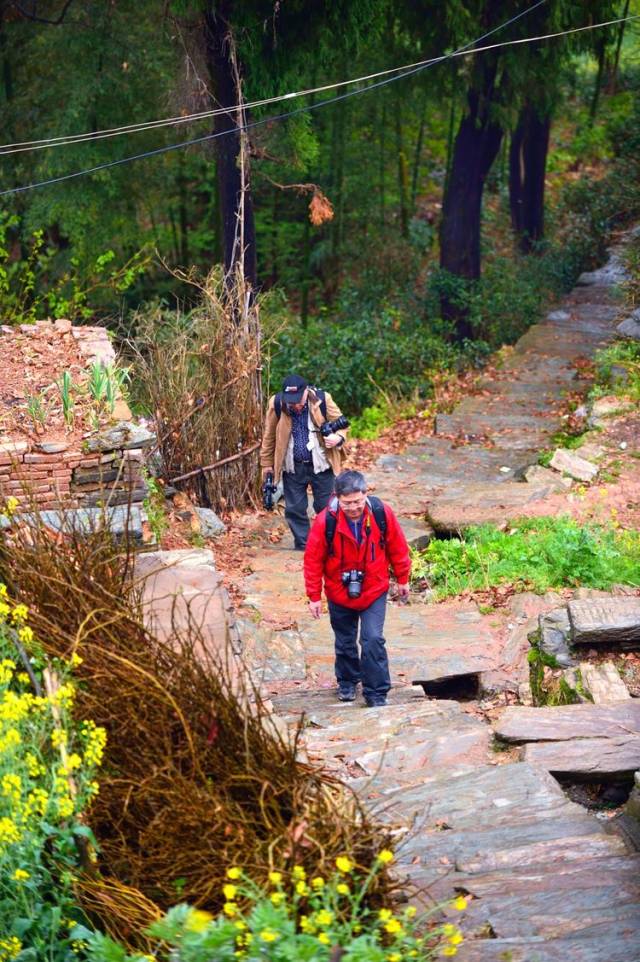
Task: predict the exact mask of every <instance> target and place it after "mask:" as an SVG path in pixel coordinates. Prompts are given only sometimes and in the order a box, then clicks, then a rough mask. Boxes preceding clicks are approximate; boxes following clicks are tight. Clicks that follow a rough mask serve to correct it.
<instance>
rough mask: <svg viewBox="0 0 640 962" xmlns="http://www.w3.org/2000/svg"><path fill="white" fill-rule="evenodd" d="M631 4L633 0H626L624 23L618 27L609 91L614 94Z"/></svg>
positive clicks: (623, 14)
mask: <svg viewBox="0 0 640 962" xmlns="http://www.w3.org/2000/svg"><path fill="white" fill-rule="evenodd" d="M630 5H631V0H626V2H625V5H624V10H623V13H622V23H621V24H620V25H619V27H618V39H617V40H616V52H615V54H614V55H613V65H612V67H611V76H610V77H609V91H610V93H612V94H614V93H615V92H616V86H617V83H618V69H619V67H620V52H621V50H622V41H623V39H624V28H625V27H626V25H627V24H626V22H625V21H626V18H627V17H628V15H629V6H630Z"/></svg>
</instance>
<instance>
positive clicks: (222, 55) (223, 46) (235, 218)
mask: <svg viewBox="0 0 640 962" xmlns="http://www.w3.org/2000/svg"><path fill="white" fill-rule="evenodd" d="M231 9H232V4H231V0H222V2H219V3H216V2H215V0H205V14H204V21H205V47H206V56H207V65H208V68H209V73H210V75H211V82H212V90H213V106H214V107H224V108H228V109H226V111H225V113H221V114H217V115H216V118H215V128H214V131H215V133H216V134H220V135H221V136H220V137H218V138H217V139H216V141H215V143H216V146H217V174H218V194H219V198H220V212H221V217H222V246H223V255H224V267H225V271H226V273H227V276H230V275H231V274H232V273H233V271H234V270H235V267H236V265H237V264H238V263H241V264H242V267H243V270H244V276H245V279H246V281H247V283H248V284H249V285H250V286H251V288H252V289H253V290H255V288H256V283H257V277H256V274H257V271H256V236H255V225H254V219H253V205H252V201H251V190H250V188H249V186H248V185H249V170H248V164H249V158H248V151H247V150H246V149H244V142H243V136H244V135H243V132H242V129H241V128H242V124H243V123H244V109H243V107H242V94H241V90H240V84H239V65H238V63H237V60H236V56H235V45H234V40H233V35H232V32H231V27H230V18H231ZM243 195H244V196H243Z"/></svg>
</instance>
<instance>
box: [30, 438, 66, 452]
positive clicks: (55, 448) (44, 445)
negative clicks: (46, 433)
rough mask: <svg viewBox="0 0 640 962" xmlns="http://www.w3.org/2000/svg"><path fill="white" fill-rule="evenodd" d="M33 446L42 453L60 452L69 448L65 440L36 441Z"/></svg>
mask: <svg viewBox="0 0 640 962" xmlns="http://www.w3.org/2000/svg"><path fill="white" fill-rule="evenodd" d="M35 446H36V448H37V449H38V451H42V453H43V454H62V452H63V451H68V450H69V445H68V444H67V443H66V441H38V442H37V443H36V445H35Z"/></svg>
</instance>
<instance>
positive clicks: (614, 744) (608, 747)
mask: <svg viewBox="0 0 640 962" xmlns="http://www.w3.org/2000/svg"><path fill="white" fill-rule="evenodd" d="M577 707H582V706H577ZM523 758H524V760H525V761H526V762H530V763H531V764H532V765H539V766H540V767H541V768H544V769H546V770H547V771H548V772H550V773H551V774H552V775H556V776H558V777H559V778H573V779H581V780H583V781H601V780H602V779H604V778H606V779H609V780H612V779H616V778H623V777H625V776H628V775H631V774H633V772H634V771H635V770H636V769H637V768H638V767H640V732H637V733H636V734H635V735H634V734H629V735H621V736H617V737H613V738H576V740H575V741H558V742H556V741H554V742H539V743H537V744H529V745H525V746H524V750H523Z"/></svg>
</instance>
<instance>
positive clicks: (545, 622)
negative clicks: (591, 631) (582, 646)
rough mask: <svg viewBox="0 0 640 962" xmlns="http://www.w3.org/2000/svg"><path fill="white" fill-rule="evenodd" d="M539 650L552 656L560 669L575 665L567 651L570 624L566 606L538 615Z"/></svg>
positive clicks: (568, 650) (569, 652)
mask: <svg viewBox="0 0 640 962" xmlns="http://www.w3.org/2000/svg"><path fill="white" fill-rule="evenodd" d="M538 624H539V626H540V648H541V649H542V651H544V652H546V654H547V655H552V656H553V657H554V658H555V659H556V661H557V662H558V664H559V665H560V666H561V667H562V668H570V667H571V666H572V665H574V664H575V662H574V659H573V657H572V655H571V651H570V649H569V639H570V637H571V624H570V622H569V613H568V611H567V609H566V606H564V607H562V608H554V609H553V610H552V611H547V612H545V613H544V614H543V615H540V618H539V619H538Z"/></svg>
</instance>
